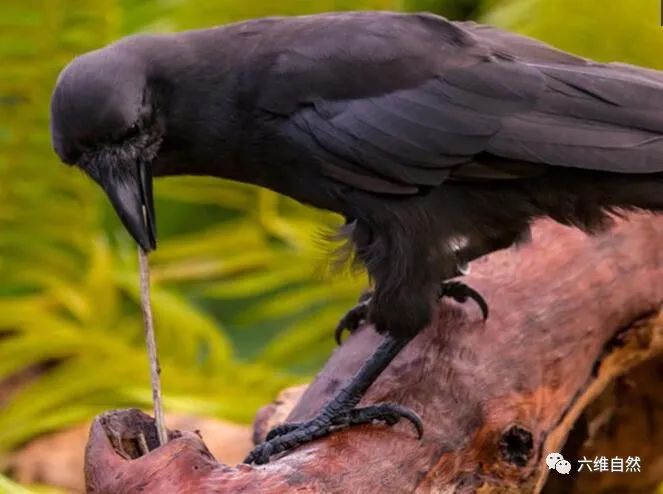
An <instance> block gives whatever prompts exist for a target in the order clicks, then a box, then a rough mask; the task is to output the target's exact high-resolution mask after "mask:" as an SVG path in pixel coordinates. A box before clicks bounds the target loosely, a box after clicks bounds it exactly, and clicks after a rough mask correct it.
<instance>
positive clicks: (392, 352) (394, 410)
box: [244, 336, 423, 464]
mask: <svg viewBox="0 0 663 494" xmlns="http://www.w3.org/2000/svg"><path fill="white" fill-rule="evenodd" d="M410 340H411V337H405V338H395V337H392V336H386V337H385V340H384V341H383V342H382V344H381V345H380V346H379V347H378V349H377V350H376V351H375V353H374V354H373V355H372V356H371V358H369V359H368V360H367V361H366V362H365V363H364V364H363V365H362V367H361V369H359V371H358V372H357V373H356V374H355V375H354V377H353V378H352V379H351V380H350V382H349V383H348V384H347V385H346V386H345V387H344V388H343V389H341V390H340V391H339V392H338V393H337V394H336V396H334V398H332V399H331V400H330V401H329V402H328V403H327V404H326V405H325V406H324V407H323V409H322V410H321V411H320V413H318V415H316V416H315V417H314V418H313V419H311V420H309V421H306V422H301V423H293V424H283V425H280V426H277V427H275V428H274V429H272V430H271V431H270V432H269V434H267V438H266V440H265V442H264V443H262V444H260V445H258V446H257V447H256V448H255V449H254V450H253V451H252V452H251V453H250V454H249V456H247V457H246V459H245V460H244V462H245V463H256V464H263V463H267V462H268V461H269V458H270V457H271V456H272V455H275V454H277V453H281V452H283V451H288V450H290V449H293V448H296V447H297V446H299V445H302V444H305V443H307V442H310V441H312V440H314V439H317V438H319V437H323V436H326V435H328V434H329V433H331V432H333V431H335V430H337V429H340V428H343V427H347V426H350V425H358V424H366V423H370V422H373V421H374V420H378V421H382V422H385V423H386V424H388V425H393V424H395V423H397V422H398V421H399V420H400V419H401V418H404V419H407V420H409V421H410V422H411V423H412V424H413V425H414V427H415V428H416V430H417V434H418V436H419V437H420V438H421V435H422V433H423V425H422V423H421V419H420V418H419V417H418V416H417V414H416V413H414V412H413V411H411V410H409V409H407V408H405V407H402V406H400V405H396V404H391V403H383V404H378V405H371V406H366V407H356V406H357V404H358V403H359V401H360V400H361V398H362V396H364V394H365V393H366V390H368V388H369V387H370V386H371V384H373V382H374V381H375V380H376V379H377V377H378V376H379V375H380V374H381V373H382V371H383V370H384V369H385V368H386V367H387V366H388V365H389V363H390V362H391V361H392V360H393V359H394V357H396V355H398V352H400V351H401V349H402V348H403V347H404V346H405V345H407V343H408V342H409V341H410Z"/></svg>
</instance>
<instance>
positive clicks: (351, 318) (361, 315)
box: [334, 292, 372, 345]
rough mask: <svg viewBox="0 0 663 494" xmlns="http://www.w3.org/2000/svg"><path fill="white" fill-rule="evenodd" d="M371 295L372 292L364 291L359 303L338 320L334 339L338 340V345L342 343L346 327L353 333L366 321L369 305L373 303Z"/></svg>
mask: <svg viewBox="0 0 663 494" xmlns="http://www.w3.org/2000/svg"><path fill="white" fill-rule="evenodd" d="M371 295H372V293H371V292H366V293H364V294H363V295H362V296H361V297H360V298H359V302H358V303H357V305H355V306H354V307H353V308H352V309H350V310H349V311H348V312H346V314H345V315H344V316H343V317H342V318H341V320H340V321H339V322H338V325H337V326H336V329H335V330H334V340H336V344H337V345H340V344H341V337H342V336H343V332H344V331H345V330H346V329H347V330H348V331H349V332H350V334H352V333H354V332H355V331H356V330H357V329H358V328H359V326H361V325H362V323H364V322H365V321H366V318H367V317H368V305H369V304H370V303H371Z"/></svg>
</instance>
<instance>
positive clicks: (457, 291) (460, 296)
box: [438, 281, 489, 322]
mask: <svg viewBox="0 0 663 494" xmlns="http://www.w3.org/2000/svg"><path fill="white" fill-rule="evenodd" d="M438 296H439V297H440V298H442V297H450V298H452V299H454V300H455V301H456V302H460V303H461V304H462V303H464V302H466V301H467V299H468V298H471V299H472V300H474V302H475V303H476V304H477V305H478V306H479V309H480V310H481V315H482V316H483V321H484V322H486V320H487V319H488V315H489V309H488V304H487V303H486V300H485V299H484V298H483V297H482V296H481V294H480V293H479V292H477V291H476V290H475V289H474V288H472V287H469V286H467V285H466V284H464V283H461V282H459V281H446V282H444V283H442V284H441V285H440V289H439V291H438Z"/></svg>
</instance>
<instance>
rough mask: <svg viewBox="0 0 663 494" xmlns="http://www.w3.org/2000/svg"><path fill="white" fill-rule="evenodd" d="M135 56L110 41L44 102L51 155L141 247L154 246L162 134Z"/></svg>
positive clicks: (74, 67) (70, 69) (78, 62)
mask: <svg viewBox="0 0 663 494" xmlns="http://www.w3.org/2000/svg"><path fill="white" fill-rule="evenodd" d="M149 86H150V85H149V83H148V76H147V70H146V67H145V66H144V64H143V62H142V61H141V59H139V58H137V57H136V56H134V55H132V54H131V52H129V51H126V50H122V51H120V50H117V49H116V48H115V47H113V46H111V47H109V48H104V49H102V50H97V51H94V52H91V53H88V54H86V55H83V56H81V57H79V58H76V59H75V60H74V61H73V62H71V63H70V64H69V65H68V66H67V67H66V68H65V69H64V70H63V71H62V73H61V74H60V76H59V78H58V80H57V83H56V86H55V90H54V92H53V97H52V100H51V138H52V142H53V147H54V149H55V152H56V153H57V154H58V156H59V157H60V158H61V159H62V161H64V162H65V163H68V164H70V165H76V166H78V167H80V168H81V169H82V170H84V171H85V172H86V173H87V174H88V175H89V176H90V177H92V179H94V181H96V182H97V183H98V184H99V185H100V186H101V187H102V188H103V189H104V191H105V192H106V194H107V195H108V198H109V199H110V201H111V203H112V204H113V207H114V208H115V210H116V211H117V214H118V215H119V216H120V219H121V220H122V223H123V224H124V226H125V227H126V228H127V230H128V231H129V233H130V234H131V235H132V236H133V237H134V239H135V240H136V242H138V243H139V244H140V246H141V247H142V248H143V249H145V250H146V251H149V250H151V249H154V248H155V247H156V232H155V226H154V203H153V199H152V169H151V165H152V162H153V160H154V158H155V157H156V154H157V152H158V150H159V145H160V143H161V137H162V134H163V132H162V131H161V129H160V125H159V121H158V116H157V113H158V112H157V109H156V105H155V103H154V95H153V94H151V91H150V87H149Z"/></svg>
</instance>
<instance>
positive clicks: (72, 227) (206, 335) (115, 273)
mask: <svg viewBox="0 0 663 494" xmlns="http://www.w3.org/2000/svg"><path fill="white" fill-rule="evenodd" d="M359 8H362V9H392V10H394V9H405V10H433V11H437V12H440V13H443V14H445V15H448V16H449V17H452V18H466V17H468V16H473V17H475V18H477V17H478V18H480V19H482V20H484V21H486V22H490V23H493V24H496V25H499V26H502V27H505V28H508V29H512V30H517V31H520V32H523V33H525V34H528V35H532V36H535V37H538V38H540V39H544V40H546V41H548V42H551V43H553V44H555V45H557V46H559V47H561V48H563V49H567V50H569V51H573V52H576V53H579V54H582V55H585V56H590V57H593V58H596V59H598V60H603V61H609V60H620V61H626V62H631V63H636V64H642V65H649V66H652V67H656V68H663V60H661V58H660V53H663V34H662V31H661V28H660V26H659V19H660V13H659V2H658V0H639V1H638V2H627V1H624V0H486V1H480V0H402V1H398V0H356V1H355V0H284V1H281V2H266V1H254V2H248V1H238V0H217V1H214V2H211V1H203V0H144V1H138V0H0V12H1V13H0V67H1V69H0V280H1V283H0V383H2V385H3V386H4V388H3V389H11V392H6V393H4V394H3V395H0V458H1V455H2V454H6V453H8V452H9V451H11V450H12V449H13V448H16V447H17V446H20V445H21V444H23V443H25V442H26V441H28V440H29V439H31V438H33V437H35V436H37V435H40V434H43V433H45V432H48V431H52V430H56V429H59V428H63V427H65V426H68V425H70V424H73V423H77V422H80V421H83V420H87V419H89V418H90V417H92V416H93V415H94V414H96V413H98V412H100V411H102V410H105V409H108V408H116V407H123V406H142V407H149V406H150V392H149V382H148V372H147V362H146V357H145V352H144V349H143V342H142V341H143V340H142V326H141V320H140V312H139V307H138V293H137V286H138V275H137V270H136V251H135V247H134V245H133V243H132V242H131V241H130V239H129V238H128V237H127V235H126V234H125V233H124V231H123V230H122V228H121V226H120V224H119V222H118V221H117V220H116V219H115V217H114V214H113V212H112V211H111V209H110V207H109V206H108V204H107V203H106V200H105V198H104V197H103V196H102V194H101V193H100V192H99V191H98V190H97V188H96V186H94V185H93V184H91V183H90V182H89V181H88V180H86V179H85V177H83V176H82V175H81V174H79V173H77V172H74V171H73V170H71V169H68V168H67V167H65V166H63V165H60V164H59V163H58V160H57V158H56V156H55V155H54V154H53V152H52V151H51V147H50V143H49V134H48V102H49V97H50V92H51V90H52V87H53V84H54V81H55V78H56V76H57V74H58V72H59V70H60V69H61V68H62V67H63V66H64V65H65V64H66V63H67V62H68V61H69V60H70V59H71V58H72V57H74V56H75V55H77V54H80V53H82V52H85V51H88V50H91V49H94V48H97V47H99V46H102V45H104V44H106V43H108V42H110V41H112V40H115V39H117V38H119V37H121V36H123V35H126V34H130V33H134V32H138V31H171V30H181V29H187V28H194V27H203V26H211V25H216V24H222V23H226V22H231V21H235V20H240V19H244V18H249V17H257V16H263V15H273V14H284V15H289V14H302V13H312V12H318V11H326V10H347V9H359ZM156 194H157V217H158V229H159V236H160V246H159V249H158V250H157V251H156V253H154V254H153V255H152V256H151V262H152V267H153V270H152V277H153V298H154V309H155V318H156V326H157V333H158V339H159V346H160V353H161V362H162V368H163V386H164V391H165V404H166V407H167V409H168V410H177V411H188V412H195V413H200V414H206V415H213V416H218V417H223V418H227V419H231V420H234V421H239V422H248V421H250V420H251V418H252V416H253V414H254V413H255V411H256V409H257V408H258V407H259V406H260V405H262V404H264V403H266V402H268V401H269V400H270V399H271V398H273V397H274V395H275V394H276V393H277V392H278V391H279V390H280V389H281V388H283V387H284V386H287V385H289V384H292V383H295V382H298V381H301V380H303V379H306V378H308V377H310V375H311V374H312V372H314V371H315V369H317V368H318V367H319V366H320V365H321V363H322V362H323V361H324V359H325V357H326V356H327V355H328V353H329V351H330V350H331V349H332V338H331V331H332V328H333V327H334V325H335V323H336V321H337V319H338V317H339V316H340V315H341V314H342V313H343V312H344V310H345V309H347V308H348V307H349V306H350V305H351V304H352V303H353V302H354V300H355V299H356V297H357V295H358V293H359V290H360V288H361V287H362V285H363V284H364V283H365V280H363V279H362V277H361V276H358V277H357V276H352V275H347V274H346V275H344V276H333V277H332V276H328V275H327V274H326V271H327V270H326V265H325V261H324V259H325V257H326V253H327V251H328V250H329V247H325V246H324V242H323V241H322V240H323V237H324V234H325V233H326V232H329V231H331V230H332V229H333V228H334V227H335V226H337V225H338V224H339V223H340V219H339V218H337V217H334V216H332V215H329V214H326V213H322V212H319V211H314V210H311V209H308V208H304V207H302V206H300V205H298V204H296V203H294V202H293V201H291V200H288V199H285V198H281V197H277V196H276V195H274V194H273V193H271V192H267V191H263V190H258V189H255V188H253V187H249V186H244V185H238V184H233V183H229V182H224V181H219V180H215V181H211V180H203V179H193V178H179V179H164V180H161V181H159V182H158V184H157V185H156ZM27 375H30V376H32V377H31V379H28V380H26V379H21V376H27ZM14 382H18V383H22V384H20V385H17V386H13V385H12V386H10V384H11V383H14ZM0 466H1V464H0ZM14 488H15V489H18V490H16V491H15V492H23V491H22V490H20V489H21V488H18V487H12V486H11V485H10V483H9V481H8V480H7V479H4V478H2V477H0V491H4V490H5V489H6V490H7V491H8V492H11V490H12V489H14Z"/></svg>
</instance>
